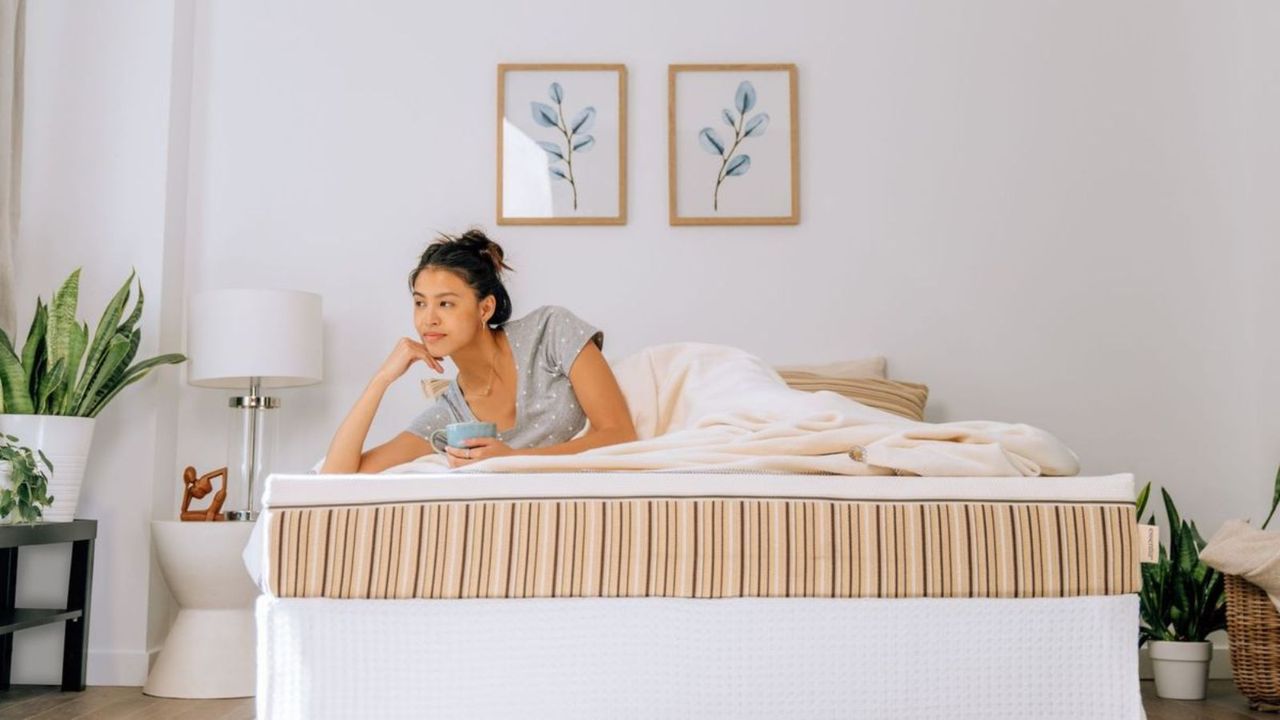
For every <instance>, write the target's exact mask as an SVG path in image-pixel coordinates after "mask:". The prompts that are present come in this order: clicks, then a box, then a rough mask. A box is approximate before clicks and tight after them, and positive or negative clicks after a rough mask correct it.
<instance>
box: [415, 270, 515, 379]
mask: <svg viewBox="0 0 1280 720" xmlns="http://www.w3.org/2000/svg"><path fill="white" fill-rule="evenodd" d="M496 305H497V302H496V301H495V300H494V298H493V296H492V295H490V296H488V297H486V298H485V299H484V300H483V301H479V300H477V299H476V293H475V291H474V290H472V289H471V286H470V285H467V283H466V281H464V280H463V279H462V278H460V277H458V276H457V275H456V274H454V273H452V272H449V271H448V270H441V269H438V268H427V269H426V270H423V271H422V272H420V273H418V278H417V280H415V281H414V283H413V326H414V327H415V328H417V330H418V336H419V337H420V338H421V339H422V343H423V344H424V345H426V346H427V350H428V351H430V352H431V354H432V355H434V356H436V357H444V356H446V355H452V354H453V353H454V352H455V351H456V350H458V348H462V347H465V346H466V345H467V344H468V343H470V342H471V341H472V340H473V339H474V338H475V337H476V335H477V334H478V333H479V332H480V331H481V329H482V328H483V326H484V323H483V320H486V319H488V318H489V317H491V316H492V315H493V309H494V307H495V306H496Z"/></svg>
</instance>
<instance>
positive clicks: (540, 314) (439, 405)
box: [408, 305, 604, 448]
mask: <svg viewBox="0 0 1280 720" xmlns="http://www.w3.org/2000/svg"><path fill="white" fill-rule="evenodd" d="M502 329H503V330H504V331H505V332H506V334H507V341H508V342H509V343H510V345H511V352H512V354H513V355H514V356H515V363H516V378H517V380H516V424H515V425H514V426H512V427H511V428H509V429H506V430H503V429H502V428H499V429H498V439H499V440H501V441H502V442H504V443H506V444H507V445H508V446H510V447H513V448H531V447H545V446H547V445H557V444H559V443H562V442H566V441H568V440H570V439H572V438H573V436H574V435H577V434H578V432H579V431H580V430H582V428H583V427H584V426H585V425H586V423H587V416H586V414H584V413H583V412H582V407H581V406H580V405H578V398H577V396H576V395H575V394H574V392H573V386H572V385H571V384H570V383H569V369H570V368H572V367H573V361H574V360H576V359H577V357H578V353H579V352H580V351H581V350H582V348H583V347H585V346H586V344H587V343H588V342H594V343H595V344H596V347H598V348H600V349H601V350H603V349H604V333H603V332H602V331H600V330H598V329H596V328H595V327H593V326H592V325H591V324H589V323H587V322H586V321H584V320H582V319H581V318H579V317H578V316H577V315H574V314H573V313H571V312H569V311H568V310H566V309H564V308H562V307H558V306H556V305H544V306H543V307H540V308H538V309H537V310H534V311H533V312H531V313H529V314H528V315H525V316H524V317H522V318H520V319H519V320H508V321H507V322H506V324H504V325H503V326H502ZM475 420H476V417H475V415H473V414H472V412H471V406H470V405H468V404H467V401H466V398H464V397H463V395H462V390H461V389H460V388H459V387H458V381H457V379H456V378H455V379H454V380H453V381H452V382H450V383H449V387H448V388H447V389H446V390H445V391H444V392H442V393H440V395H439V397H437V398H436V401H435V402H434V403H432V404H431V406H430V407H428V408H427V409H426V410H424V411H422V413H421V414H420V415H418V416H417V417H416V418H414V419H413V422H411V423H409V427H408V430H409V432H411V433H414V434H415V435H418V436H420V437H424V438H429V437H430V436H431V433H432V432H433V431H435V430H440V429H443V428H444V426H445V425H448V424H449V423H454V422H475Z"/></svg>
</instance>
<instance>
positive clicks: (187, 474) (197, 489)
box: [178, 465, 227, 520]
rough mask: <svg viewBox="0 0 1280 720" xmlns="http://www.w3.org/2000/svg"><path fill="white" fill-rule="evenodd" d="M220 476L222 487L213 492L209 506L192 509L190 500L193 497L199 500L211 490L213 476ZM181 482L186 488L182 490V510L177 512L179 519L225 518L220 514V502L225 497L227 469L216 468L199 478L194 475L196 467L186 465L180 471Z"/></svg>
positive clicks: (223, 500) (224, 499)
mask: <svg viewBox="0 0 1280 720" xmlns="http://www.w3.org/2000/svg"><path fill="white" fill-rule="evenodd" d="M219 475H221V476H222V487H220V488H218V492H217V493H215V494H214V496H213V501H212V502H210V503H209V507H207V508H205V509H204V510H192V509H191V500H192V498H195V499H197V500H199V499H200V498H203V497H204V496H205V495H208V494H209V491H210V490H213V478H215V477H217V476H219ZM182 484H183V485H184V486H186V489H185V490H184V491H183V492H182V512H181V513H179V514H178V519H179V520H226V519H227V518H226V516H225V515H223V514H222V503H223V502H225V501H226V499H227V469H226V468H218V469H217V470H214V471H213V472H208V473H205V474H204V475H201V476H200V477H199V478H197V477H196V469H195V468H193V467H191V466H190V465H188V466H187V469H186V470H183V471H182Z"/></svg>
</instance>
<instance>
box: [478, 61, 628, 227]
mask: <svg viewBox="0 0 1280 720" xmlns="http://www.w3.org/2000/svg"><path fill="white" fill-rule="evenodd" d="M626 222H627V68H626V66H625V65H586V64H552V65H511V64H504V65H499V66H498V224H499V225H624V224H626Z"/></svg>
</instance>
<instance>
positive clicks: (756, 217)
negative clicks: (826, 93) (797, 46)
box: [667, 63, 800, 225]
mask: <svg viewBox="0 0 1280 720" xmlns="http://www.w3.org/2000/svg"><path fill="white" fill-rule="evenodd" d="M757 86H760V87H759V88H757ZM783 87H785V89H786V93H787V96H788V97H787V98H786V99H785V100H781V99H779V98H778V97H777V95H778V94H779V92H780V90H781V89H782V88H783ZM761 90H763V92H761ZM687 105H693V106H694V107H684V106H687ZM761 116H764V117H763V118H761ZM731 120H732V121H733V123H734V124H733V125H732V126H731V125H730V121H731ZM780 120H781V121H782V122H779V121H780ZM700 128H701V129H700ZM770 133H772V134H770ZM743 141H745V142H746V145H743ZM739 148H741V150H742V151H741V152H740V151H739ZM717 150H718V151H719V153H718V154H719V156H720V157H719V164H718V165H717V158H715V157H707V155H706V153H711V155H713V156H714V155H716V154H717ZM704 151H705V152H704ZM743 158H745V159H743ZM703 160H708V162H702V161H703ZM752 172H754V173H755V175H752V174H751V173H752ZM748 177H749V178H750V181H749V182H745V181H742V180H740V178H744V179H745V178H748ZM726 181H730V182H729V184H728V185H726ZM695 183H697V184H698V185H697V189H696V190H693V189H692V186H693V185H694V184H695ZM704 186H705V187H704ZM667 189H668V196H667V203H668V204H667V208H668V219H669V221H670V224H672V225H796V224H799V222H800V116H799V98H798V85H797V71H796V66H795V65H794V64H791V63H777V64H731V65H688V64H684V65H669V66H668V67H667Z"/></svg>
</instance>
